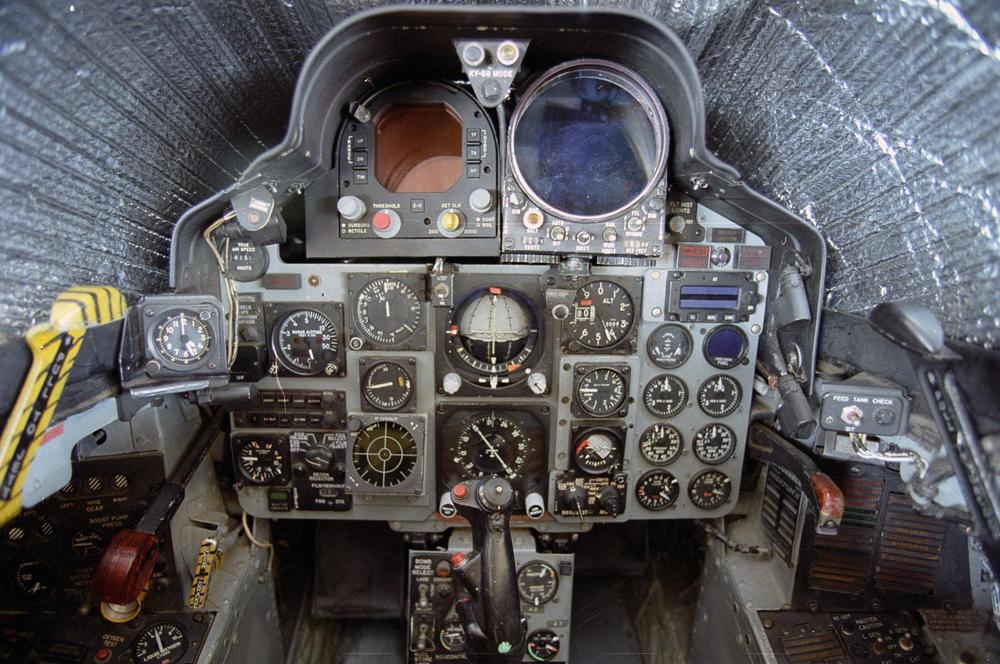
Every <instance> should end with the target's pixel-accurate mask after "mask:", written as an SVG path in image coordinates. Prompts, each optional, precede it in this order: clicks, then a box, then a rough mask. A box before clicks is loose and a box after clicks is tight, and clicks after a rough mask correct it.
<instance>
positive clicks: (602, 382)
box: [576, 368, 628, 417]
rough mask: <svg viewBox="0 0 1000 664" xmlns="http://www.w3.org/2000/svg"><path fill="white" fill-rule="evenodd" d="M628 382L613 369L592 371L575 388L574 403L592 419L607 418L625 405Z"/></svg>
mask: <svg viewBox="0 0 1000 664" xmlns="http://www.w3.org/2000/svg"><path fill="white" fill-rule="evenodd" d="M627 392H628V382H627V381H626V380H625V377H624V376H622V374H621V373H620V372H619V371H617V370H615V369H605V368H601V369H592V370H590V371H588V372H587V373H586V374H584V376H583V378H581V379H580V382H579V383H578V384H577V386H576V402H577V403H578V404H580V408H582V409H583V410H584V411H586V412H587V413H588V414H590V415H593V416H594V417H608V416H611V415H615V414H617V413H618V411H619V409H621V407H622V406H623V405H625V397H626V394H627Z"/></svg>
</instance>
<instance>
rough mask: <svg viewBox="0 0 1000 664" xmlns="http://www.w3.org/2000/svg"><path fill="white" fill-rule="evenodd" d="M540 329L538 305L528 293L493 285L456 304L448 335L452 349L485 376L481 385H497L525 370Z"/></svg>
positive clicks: (447, 330)
mask: <svg viewBox="0 0 1000 664" xmlns="http://www.w3.org/2000/svg"><path fill="white" fill-rule="evenodd" d="M539 330H540V324H539V322H538V319H537V317H536V315H535V311H534V307H533V305H532V304H531V302H530V301H529V300H528V299H527V298H526V297H525V296H524V295H522V294H520V293H518V292H517V291H513V290H510V289H507V288H502V287H500V286H489V287H486V288H481V289H478V290H475V291H472V292H471V293H470V294H469V295H467V296H466V297H465V298H464V299H463V300H462V301H461V302H460V303H459V304H458V306H456V307H455V311H454V314H453V316H452V319H451V321H450V322H449V324H448V327H447V329H446V330H445V334H446V335H447V336H448V339H449V351H450V352H452V353H454V354H455V355H457V356H458V358H459V359H460V360H461V361H462V362H463V363H464V364H465V365H466V367H467V368H469V369H471V370H472V371H473V372H474V373H476V374H478V375H479V376H480V377H481V378H482V379H481V380H480V381H479V382H480V383H481V384H484V385H486V384H488V385H489V386H490V387H493V388H495V387H499V386H502V385H508V384H510V383H511V382H512V378H511V377H512V376H513V375H514V374H519V373H521V374H523V373H524V372H523V369H525V368H526V366H525V365H526V364H527V363H528V361H529V358H530V357H531V356H532V354H533V353H534V352H535V349H536V347H537V344H538V337H539Z"/></svg>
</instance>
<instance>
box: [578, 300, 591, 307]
mask: <svg viewBox="0 0 1000 664" xmlns="http://www.w3.org/2000/svg"><path fill="white" fill-rule="evenodd" d="M593 303H594V301H593V300H581V301H580V306H581V307H589V306H590V305H592V304H593Z"/></svg>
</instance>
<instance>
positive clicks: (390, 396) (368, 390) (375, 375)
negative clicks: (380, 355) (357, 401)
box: [361, 362, 413, 411]
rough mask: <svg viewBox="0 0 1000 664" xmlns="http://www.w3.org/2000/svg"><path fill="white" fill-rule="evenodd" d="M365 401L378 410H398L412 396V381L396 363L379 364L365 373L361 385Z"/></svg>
mask: <svg viewBox="0 0 1000 664" xmlns="http://www.w3.org/2000/svg"><path fill="white" fill-rule="evenodd" d="M361 390H362V392H363V393H364V396H365V400H366V401H367V402H368V403H370V404H371V405H372V406H374V407H375V408H377V409H379V410H389V411H391V410H399V409H400V408H402V407H403V406H405V405H406V403H407V402H408V401H409V400H410V397H412V396H413V381H412V380H410V374H409V373H407V371H406V369H404V368H403V367H402V366H401V365H399V364H397V363H396V362H379V363H378V364H376V365H375V366H373V367H372V368H371V369H369V370H368V371H367V372H366V373H365V377H364V379H363V380H362V383H361Z"/></svg>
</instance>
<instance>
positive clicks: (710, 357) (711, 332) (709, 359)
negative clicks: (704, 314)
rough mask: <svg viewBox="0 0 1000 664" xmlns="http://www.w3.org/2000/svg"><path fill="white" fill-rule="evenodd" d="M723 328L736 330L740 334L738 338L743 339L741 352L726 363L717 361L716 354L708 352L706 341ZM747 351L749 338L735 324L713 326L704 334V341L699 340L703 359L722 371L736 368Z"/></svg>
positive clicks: (748, 349)
mask: <svg viewBox="0 0 1000 664" xmlns="http://www.w3.org/2000/svg"><path fill="white" fill-rule="evenodd" d="M723 330H729V331H733V332H736V333H737V334H738V335H739V336H740V339H741V340H742V341H743V352H742V353H741V354H740V356H739V357H738V358H735V359H733V360H732V364H726V363H725V362H723V363H721V364H720V363H719V361H718V360H716V359H715V357H716V356H714V355H709V354H708V342H709V341H710V340H711V339H712V336H713V335H715V334H717V333H718V332H721V331H723ZM749 351H750V340H749V339H748V338H747V334H746V332H744V331H743V330H741V329H740V328H739V327H737V326H735V325H718V326H716V327H713V328H712V329H711V330H709V331H708V332H707V333H706V334H705V339H704V341H702V342H701V354H702V355H704V357H705V361H706V362H708V363H709V364H711V365H712V366H713V367H715V368H716V369H722V370H723V371H728V370H731V369H736V368H737V367H739V366H740V365H741V364H743V362H744V360H746V357H747V353H748V352H749Z"/></svg>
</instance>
